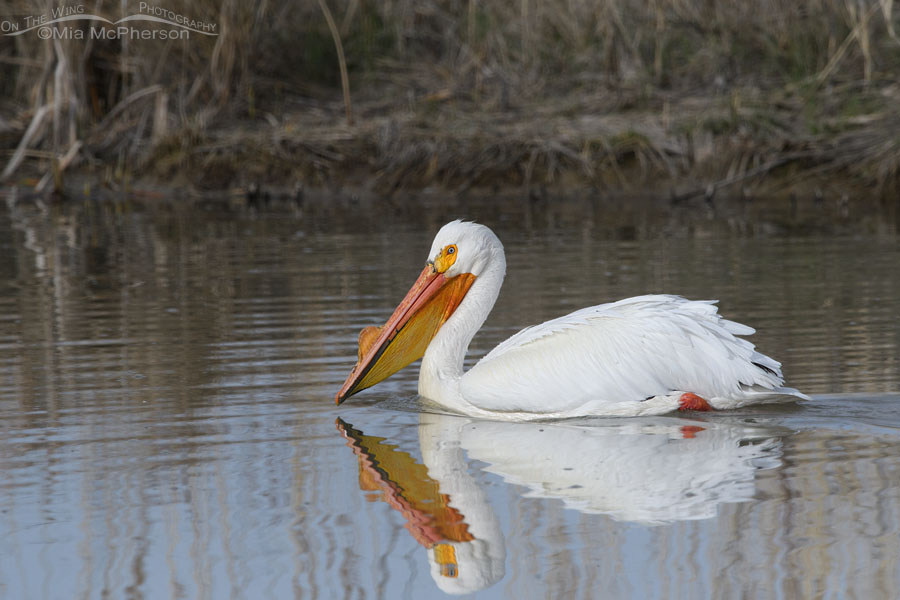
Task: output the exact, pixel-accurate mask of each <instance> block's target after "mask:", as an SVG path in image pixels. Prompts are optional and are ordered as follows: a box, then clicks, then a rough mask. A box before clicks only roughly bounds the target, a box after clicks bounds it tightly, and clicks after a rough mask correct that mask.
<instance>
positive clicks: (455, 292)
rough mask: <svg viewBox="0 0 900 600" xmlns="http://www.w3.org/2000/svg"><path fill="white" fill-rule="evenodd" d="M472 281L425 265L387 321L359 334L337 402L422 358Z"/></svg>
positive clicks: (467, 276)
mask: <svg viewBox="0 0 900 600" xmlns="http://www.w3.org/2000/svg"><path fill="white" fill-rule="evenodd" d="M474 281H475V276H474V275H471V274H469V273H464V274H461V275H456V276H454V277H445V276H444V274H443V273H438V272H437V271H436V270H435V269H434V267H433V266H432V265H431V264H429V265H426V267H425V268H424V269H423V270H422V273H421V274H420V275H419V278H418V279H416V282H415V283H414V284H413V286H412V288H410V290H409V292H407V294H406V297H405V298H403V300H402V301H401V302H400V305H399V306H397V308H396V309H395V310H394V314H392V315H391V317H390V318H389V319H388V320H387V323H385V324H384V326H383V327H380V328H376V327H366V328H365V329H363V330H362V332H361V333H360V334H359V360H358V362H357V363H356V366H355V367H353V371H351V372H350V375H349V376H348V377H347V380H346V381H345V382H344V385H343V386H342V387H341V390H340V391H339V392H338V393H337V396H336V397H335V401H336V402H337V404H340V403H341V402H343V401H344V400H346V399H347V398H349V397H350V396H352V395H353V394H355V393H356V392H359V391H361V390H364V389H366V388H368V387H372V386H373V385H375V384H376V383H378V382H379V381H383V380H385V379H387V378H388V377H390V376H391V375H393V374H394V373H396V372H397V371H399V370H400V369H402V368H403V367H405V366H407V365H409V364H410V363H411V362H413V361H416V360H418V359H420V358H422V356H423V355H424V354H425V349H426V348H428V344H429V343H430V342H431V340H432V339H433V338H434V336H435V335H436V334H437V332H438V329H440V328H441V325H443V324H444V322H445V321H446V320H447V319H449V318H450V315H452V314H453V311H455V310H456V308H457V307H458V306H459V303H460V302H462V299H463V298H464V297H465V295H466V292H468V291H469V287H471V285H472V282H474Z"/></svg>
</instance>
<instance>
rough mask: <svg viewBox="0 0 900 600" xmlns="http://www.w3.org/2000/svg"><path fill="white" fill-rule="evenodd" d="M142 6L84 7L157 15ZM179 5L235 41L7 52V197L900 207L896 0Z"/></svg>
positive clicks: (112, 14)
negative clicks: (339, 192) (165, 192)
mask: <svg viewBox="0 0 900 600" xmlns="http://www.w3.org/2000/svg"><path fill="white" fill-rule="evenodd" d="M11 4H12V5H13V6H12V8H11V9H10V10H9V11H8V12H9V14H10V15H18V16H19V17H21V16H23V15H34V14H44V13H45V14H50V12H51V10H52V8H53V6H54V4H52V3H49V2H48V3H47V4H41V5H35V4H34V3H31V2H24V1H21V2H18V3H16V2H13V3H11ZM121 6H122V5H121V4H120V3H114V2H104V1H99V2H95V3H93V4H92V5H90V6H87V7H86V10H87V11H92V12H93V14H97V15H101V16H104V17H105V18H107V19H109V20H110V21H116V20H117V19H120V18H122V17H123V16H127V14H133V13H134V12H136V11H135V10H134V8H133V7H132V9H131V12H129V13H127V14H123V13H122V12H121V11H122V8H121ZM161 6H162V4H161ZM164 7H165V8H166V9H168V10H171V11H173V12H174V13H177V14H180V15H185V16H188V17H190V18H192V19H196V20H199V21H203V22H208V23H214V24H215V25H216V30H215V32H216V33H217V34H218V35H216V36H205V35H201V34H197V33H192V34H191V36H190V38H189V39H186V40H166V41H162V40H133V39H90V37H91V36H87V38H88V39H51V40H42V39H40V38H39V37H38V36H37V35H35V32H34V31H32V32H28V33H25V34H22V35H17V36H0V90H2V97H3V98H4V100H3V101H2V102H0V144H2V147H3V148H4V149H5V152H4V153H3V156H2V159H0V165H2V167H3V171H2V177H3V179H4V180H5V181H6V182H8V183H17V182H18V183H22V182H25V183H30V184H32V185H34V186H35V187H37V188H38V189H39V190H41V189H50V188H60V187H62V186H63V175H64V173H65V172H66V171H67V170H69V171H72V170H74V169H76V168H77V170H78V171H79V172H81V173H87V174H90V177H92V178H93V179H94V180H97V181H99V182H101V183H103V184H104V185H108V186H111V187H117V188H127V187H128V186H130V185H131V184H132V183H133V182H134V181H135V180H138V179H140V180H155V181H158V182H164V183H169V184H176V185H189V186H194V187H199V188H205V189H218V188H229V187H241V186H248V185H251V184H253V185H260V184H263V185H282V186H285V187H290V186H292V185H302V186H307V187H323V186H341V185H346V184H351V185H362V186H365V187H370V188H373V189H375V190H376V191H378V192H390V191H393V190H400V189H419V188H424V187H440V188H447V189H451V190H458V191H464V190H467V189H469V188H472V187H486V188H500V187H511V186H512V187H524V188H532V187H534V186H566V185H587V186H593V187H599V188H615V189H636V188H640V187H641V186H644V185H647V184H648V183H653V182H655V183H659V182H679V183H680V184H681V185H680V188H679V191H680V194H679V196H678V197H688V196H691V195H697V194H707V195H708V194H713V193H715V192H716V191H717V190H719V189H722V188H729V187H733V186H737V187H741V188H745V189H750V190H753V189H756V188H757V187H758V186H769V187H771V185H773V182H777V185H780V186H781V185H790V184H795V183H798V182H805V181H806V182H809V181H812V182H827V181H832V180H834V179H835V178H841V179H845V180H850V181H852V182H853V183H854V184H855V185H856V186H857V187H860V188H865V189H867V190H871V192H872V193H874V194H878V195H881V196H882V197H890V198H896V197H897V195H898V193H900V81H898V80H897V76H896V74H897V73H898V72H900V40H898V36H897V34H896V28H897V20H898V17H897V16H896V15H895V14H894V11H893V8H894V6H893V1H892V0H812V1H810V2H805V3H785V2H776V1H775V0H763V1H762V2H751V3H746V2H744V3H739V2H716V3H708V2H705V1H701V0H655V1H653V2H636V1H635V2H632V1H628V2H624V3H623V2H615V1H612V0H596V1H588V0H567V1H562V0H559V1H556V0H554V1H551V2H538V1H537V0H521V1H520V2H517V3H497V2H483V1H480V0H468V1H467V2H451V1H449V0H426V1H424V2H422V1H413V0H399V1H394V2H390V3H387V2H373V1H371V0H341V1H336V0H324V1H323V0H320V1H319V2H318V3H315V2H307V3H301V4H300V5H298V4H296V3H292V2H287V1H286V0H283V1H282V0H269V1H267V2H262V3H241V2H238V1H237V0H224V1H222V2H213V1H212V0H202V1H200V2H187V1H186V0H182V1H172V2H167V3H165V5H164ZM326 16H327V18H326ZM4 18H6V17H4ZM65 26H66V27H75V28H80V29H81V30H83V31H89V30H90V28H96V27H100V26H101V25H98V24H97V22H91V21H84V20H81V21H72V22H67V23H66V24H65ZM59 27H61V25H60V26H59ZM140 27H142V28H148V29H153V28H165V27H167V26H165V25H163V24H158V23H156V24H154V23H147V22H142V23H141V24H140ZM336 41H338V42H340V43H339V44H336V43H335V42H336ZM339 57H340V60H339ZM344 67H345V68H344ZM345 73H346V74H348V75H349V78H348V77H346V76H345ZM342 89H343V94H342V91H341V90H342ZM351 97H352V107H353V114H352V116H351V112H350V106H351V101H350V99H351ZM32 178H33V179H32ZM686 182H687V183H686ZM691 182H692V183H691Z"/></svg>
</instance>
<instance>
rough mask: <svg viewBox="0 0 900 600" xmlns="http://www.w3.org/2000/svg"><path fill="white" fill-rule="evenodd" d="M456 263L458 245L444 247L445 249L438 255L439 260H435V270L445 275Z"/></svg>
mask: <svg viewBox="0 0 900 600" xmlns="http://www.w3.org/2000/svg"><path fill="white" fill-rule="evenodd" d="M455 262H456V244H450V245H449V246H444V249H443V250H441V251H440V252H439V253H438V255H437V258H435V259H434V268H435V270H437V272H438V273H443V272H445V271H446V270H447V269H449V268H450V267H452V266H453V263H455Z"/></svg>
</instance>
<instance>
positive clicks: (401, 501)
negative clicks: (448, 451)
mask: <svg viewBox="0 0 900 600" xmlns="http://www.w3.org/2000/svg"><path fill="white" fill-rule="evenodd" d="M336 424H337V428H338V431H340V432H341V435H343V436H344V438H345V439H346V440H347V445H348V446H350V448H352V449H353V452H354V453H355V454H356V456H357V458H358V459H359V474H360V487H361V488H362V489H364V490H369V491H371V490H373V489H377V490H379V491H380V492H381V498H382V499H383V500H384V501H385V502H387V503H388V504H390V505H391V506H392V507H394V508H395V509H397V510H398V511H400V513H401V514H403V516H404V517H405V518H406V520H407V525H406V528H407V529H409V531H410V533H412V535H413V537H414V538H415V539H416V541H417V542H419V543H420V544H422V545H423V546H425V547H426V548H429V549H430V548H432V547H435V548H436V558H438V562H439V563H441V564H444V563H443V562H442V561H441V557H442V556H443V557H445V558H447V559H448V561H449V560H450V559H451V558H452V559H453V561H452V562H453V563H454V564H455V560H456V554H455V551H453V550H452V546H449V545H447V544H441V542H445V541H450V542H468V541H471V540H474V539H475V538H474V537H473V536H472V534H470V533H469V529H468V526H467V525H466V523H465V521H463V516H462V515H461V514H460V513H459V511H458V510H456V509H455V508H453V507H452V506H450V497H449V496H448V495H447V494H442V493H441V491H440V487H439V485H438V482H437V481H435V480H434V479H432V478H431V477H429V475H428V469H427V468H426V467H425V465H423V464H421V463H418V462H416V461H415V459H414V458H413V457H412V456H410V455H409V454H407V453H406V452H402V451H400V450H397V447H396V446H394V445H391V444H386V443H384V438H378V437H374V436H367V435H364V434H363V433H362V432H361V431H359V430H357V429H354V428H353V427H351V426H350V425H349V424H347V423H345V422H344V421H342V420H341V419H338V420H337V421H336ZM376 486H377V487H376ZM447 548H449V549H450V551H448V550H447ZM454 572H455V571H454Z"/></svg>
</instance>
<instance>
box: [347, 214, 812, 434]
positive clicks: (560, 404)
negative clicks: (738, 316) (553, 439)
mask: <svg viewBox="0 0 900 600" xmlns="http://www.w3.org/2000/svg"><path fill="white" fill-rule="evenodd" d="M451 249H452V250H451ZM429 256H430V257H433V259H432V260H431V261H429V265H433V266H432V271H433V273H432V274H429V273H428V272H427V269H426V272H423V275H422V276H421V278H420V282H421V283H422V285H424V284H425V283H427V282H428V281H431V279H434V278H438V277H439V278H442V279H441V281H447V282H450V281H453V280H454V279H455V278H456V277H458V276H461V275H464V274H468V276H469V277H471V276H474V278H473V282H472V283H471V284H470V285H471V287H467V288H462V289H463V291H462V292H461V293H464V294H465V295H464V297H462V299H461V301H460V302H459V305H458V307H457V308H456V310H455V311H453V312H452V314H451V315H450V316H449V318H447V320H446V322H443V324H442V325H441V326H440V327H439V328H438V329H437V331H436V333H435V334H434V338H433V339H432V340H431V342H430V343H429V344H428V347H427V349H426V350H425V353H424V357H423V359H422V366H421V371H420V373H419V394H420V395H421V396H423V397H424V398H426V399H429V400H431V401H433V402H435V403H437V404H440V405H442V406H444V407H446V408H449V409H452V410H454V411H457V412H461V413H464V414H467V415H472V416H482V417H491V418H495V419H505V420H533V419H548V418H567V417H577V416H587V415H648V414H662V413H666V412H670V411H672V410H676V409H678V408H680V406H681V405H680V402H681V398H682V395H683V394H685V393H690V394H696V395H698V396H701V397H702V398H703V399H705V400H706V401H707V402H708V403H709V405H711V406H712V407H713V408H717V409H721V408H734V407H738V406H743V405H746V404H752V403H759V402H777V401H786V400H797V399H806V396H804V395H803V394H801V393H800V392H798V391H797V390H794V389H791V388H786V387H782V383H783V378H782V373H781V365H780V363H778V362H777V361H775V360H773V359H771V358H769V357H768V356H765V355H763V354H760V353H759V352H756V351H755V350H754V347H753V344H751V343H750V342H749V341H747V340H745V339H743V338H740V337H738V336H741V335H750V334H752V333H753V332H754V330H753V329H752V328H750V327H747V326H745V325H741V324H740V323H735V322H733V321H729V320H726V319H724V318H722V317H721V316H720V315H719V314H718V313H717V310H716V306H715V302H714V301H692V300H687V299H685V298H681V297H679V296H669V295H648V296H638V297H634V298H628V299H625V300H620V301H618V302H613V303H610V304H601V305H599V306H592V307H589V308H584V309H582V310H579V311H576V312H573V313H571V314H569V315H566V316H563V317H560V318H558V319H553V320H551V321H547V322H546V323H543V324H541V325H537V326H534V327H529V328H527V329H523V330H522V331H520V332H519V333H517V334H515V335H513V336H512V337H511V338H509V339H508V340H506V341H504V342H503V343H501V344H500V345H499V346H497V347H496V348H495V349H494V350H492V351H491V352H490V353H488V354H487V355H486V356H485V357H484V358H482V359H481V360H480V361H478V363H477V364H476V365H475V366H474V367H472V368H471V369H470V370H469V371H468V372H467V373H463V358H464V357H465V353H466V349H467V348H468V345H469V342H470V341H471V340H472V337H473V336H474V335H475V333H476V332H477V331H478V329H479V328H480V327H481V325H482V324H483V323H484V321H485V319H486V318H487V316H488V314H489V313H490V311H491V308H492V307H493V305H494V302H495V301H496V299H497V295H498V294H499V291H500V287H501V285H502V283H503V278H504V276H505V273H506V259H505V256H504V252H503V245H502V244H501V243H500V240H499V239H497V236H496V235H494V233H493V232H492V231H491V230H490V229H488V228H487V227H484V226H483V225H478V224H476V223H464V222H461V221H453V222H451V223H448V224H447V225H445V226H444V227H442V228H441V229H440V231H438V233H437V235H436V236H435V239H434V242H433V244H432V247H431V252H430V254H429ZM450 259H452V260H450ZM448 263H450V266H449V267H447V266H446V265H447V264H448ZM420 282H417V285H416V286H414V287H413V290H411V291H410V294H409V295H407V299H405V300H404V304H401V307H403V306H410V305H411V303H412V302H413V301H415V300H417V299H418V298H419V296H423V295H425V294H424V293H422V294H420V293H419V292H417V291H416V290H418V289H419V288H420V287H421V286H420V285H419V284H420ZM432 283H435V282H432ZM433 288H436V285H433V286H432V288H429V289H433ZM428 293H433V291H432V292H428ZM416 294H419V296H417V295H416ZM416 306H421V304H417V305H416ZM398 310H399V309H398ZM401 312H402V311H401ZM398 315H399V313H395V316H394V317H392V320H391V321H389V325H390V327H385V328H384V330H388V329H391V328H392V327H395V326H398V323H399V324H400V325H399V327H401V328H402V326H403V325H404V324H405V321H403V319H408V318H409V317H408V316H403V315H408V312H407V313H403V315H399V316H398ZM401 321H403V323H401ZM398 331H399V329H398ZM387 336H388V333H386V332H385V333H383V334H382V337H381V338H379V341H381V342H383V344H384V347H385V348H386V347H387V345H389V344H390V343H391V342H390V340H389V339H388V338H387ZM385 340H386V341H385ZM381 351H382V352H383V351H384V348H382V350H381ZM371 356H374V357H375V358H372V359H371V360H372V361H374V360H377V357H378V356H380V354H372V355H371ZM361 362H365V361H361ZM362 367H366V364H361V365H357V369H356V370H354V373H357V374H358V376H357V377H356V379H353V377H354V374H351V377H350V378H348V382H347V383H345V387H344V389H343V390H342V391H341V393H339V395H338V401H339V402H340V401H341V400H342V399H343V398H344V397H346V395H349V394H350V393H354V392H355V391H357V390H356V389H355V388H354V387H353V386H354V385H355V383H354V382H355V381H358V380H359V378H361V377H362V375H363V374H364V373H365V371H364V370H363V369H362ZM348 390H349V392H348Z"/></svg>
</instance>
